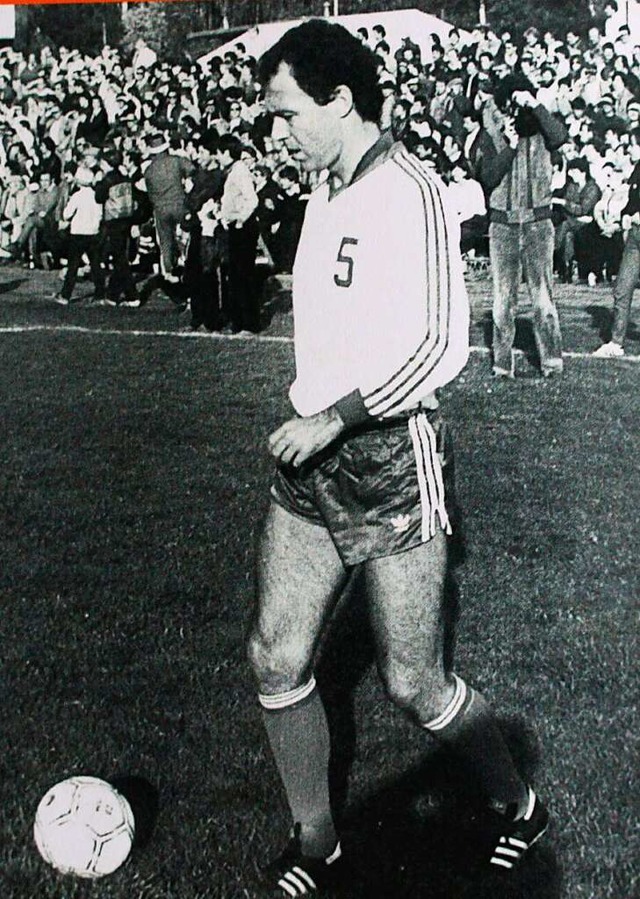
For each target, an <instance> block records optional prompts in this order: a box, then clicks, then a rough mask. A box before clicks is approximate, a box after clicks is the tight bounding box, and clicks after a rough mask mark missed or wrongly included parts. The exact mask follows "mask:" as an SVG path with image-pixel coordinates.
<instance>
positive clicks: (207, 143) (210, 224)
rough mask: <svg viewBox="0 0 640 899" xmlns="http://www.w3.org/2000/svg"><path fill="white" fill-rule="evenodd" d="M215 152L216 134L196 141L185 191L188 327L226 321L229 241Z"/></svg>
mask: <svg viewBox="0 0 640 899" xmlns="http://www.w3.org/2000/svg"><path fill="white" fill-rule="evenodd" d="M216 152H217V137H216V135H215V134H213V133H209V134H207V135H205V136H204V138H203V139H202V140H201V141H200V145H199V147H198V159H197V167H196V170H195V172H194V175H193V187H192V188H191V190H190V191H189V193H188V194H187V209H188V218H189V229H190V234H191V240H190V242H189V253H188V256H187V262H186V268H185V277H184V282H185V287H186V290H187V294H188V296H189V298H190V301H191V325H190V328H191V330H192V331H199V330H205V331H209V332H213V331H221V330H222V328H223V327H224V325H226V321H225V320H224V318H223V312H222V309H223V306H224V307H225V308H226V306H228V303H227V302H226V301H225V302H224V303H223V298H224V297H226V294H227V286H226V272H227V269H228V257H229V242H228V234H227V231H226V229H225V228H224V226H223V223H222V213H221V200H222V192H223V190H224V174H223V172H222V170H221V169H220V168H219V167H218V164H217V160H216ZM223 274H224V278H223Z"/></svg>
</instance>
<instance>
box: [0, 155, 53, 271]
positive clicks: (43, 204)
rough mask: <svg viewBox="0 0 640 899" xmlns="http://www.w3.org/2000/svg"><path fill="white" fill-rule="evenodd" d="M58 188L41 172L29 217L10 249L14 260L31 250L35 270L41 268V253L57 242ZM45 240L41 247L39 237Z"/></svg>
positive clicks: (30, 256)
mask: <svg viewBox="0 0 640 899" xmlns="http://www.w3.org/2000/svg"><path fill="white" fill-rule="evenodd" d="M58 194H59V190H58V186H57V185H56V184H55V183H54V182H53V180H52V178H51V175H50V174H49V172H41V173H40V176H39V178H38V181H37V190H36V191H35V192H34V193H33V195H32V198H31V203H30V212H29V214H28V215H27V217H26V219H25V220H24V223H23V225H22V229H21V231H20V234H19V235H18V237H17V238H16V241H15V243H14V244H13V245H12V246H11V247H10V251H11V253H12V255H13V256H14V258H19V257H20V256H21V255H22V253H23V252H24V250H25V248H26V247H28V249H29V259H30V264H31V266H32V267H34V268H36V267H37V268H41V267H42V264H41V263H40V261H39V254H40V252H44V250H45V249H47V248H48V249H50V247H51V245H52V242H53V241H54V240H55V234H53V233H52V232H54V231H55V230H56V225H55V217H54V213H55V208H56V204H57V202H58ZM40 235H42V237H43V238H44V239H43V241H42V242H41V244H40V246H39V245H38V237H39V236H40Z"/></svg>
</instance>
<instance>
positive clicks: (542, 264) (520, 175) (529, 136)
mask: <svg viewBox="0 0 640 899" xmlns="http://www.w3.org/2000/svg"><path fill="white" fill-rule="evenodd" d="M535 94H536V91H535V88H534V87H533V85H532V84H531V82H529V81H528V80H527V79H526V78H525V77H524V76H523V75H522V74H519V73H518V74H513V75H507V76H506V77H505V78H503V79H502V81H501V82H499V83H498V85H497V86H496V91H495V103H493V102H491V101H489V103H487V104H486V106H485V109H484V111H483V126H484V130H485V132H486V133H487V134H488V136H489V138H490V141H487V140H486V139H485V140H484V141H483V143H482V149H481V150H480V149H479V152H478V156H477V158H476V177H477V178H478V179H479V181H480V183H481V184H482V186H483V187H484V189H485V192H486V194H487V196H488V200H489V203H488V205H489V221H490V225H489V250H490V257H491V270H492V274H493V372H494V374H495V375H496V376H498V377H506V378H513V377H514V359H513V341H514V338H515V331H516V327H515V318H516V315H515V314H516V307H517V303H518V288H519V285H520V280H521V276H522V273H523V272H524V275H525V279H526V282H527V287H528V290H529V296H530V298H531V302H532V305H533V310H534V311H533V327H534V333H535V338H536V344H537V347H538V352H539V354H540V368H541V372H542V375H543V376H544V377H549V376H551V375H553V374H559V373H561V372H562V338H561V334H560V323H559V319H558V312H557V310H556V307H555V304H554V302H553V297H552V283H553V245H554V228H553V224H552V222H551V211H552V207H551V203H552V190H551V178H552V174H553V167H552V163H551V153H552V151H553V150H557V149H558V147H560V146H561V145H562V144H563V143H564V142H565V140H566V138H567V131H566V128H565V127H564V125H563V124H562V123H560V122H559V121H558V120H557V119H555V118H554V117H553V116H552V115H551V114H550V113H549V112H548V110H547V109H545V108H544V106H542V105H540V104H539V103H538V102H537V100H536V98H535Z"/></svg>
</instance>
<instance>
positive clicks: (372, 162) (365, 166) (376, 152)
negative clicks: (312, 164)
mask: <svg viewBox="0 0 640 899" xmlns="http://www.w3.org/2000/svg"><path fill="white" fill-rule="evenodd" d="M399 145H400V144H399V142H398V141H396V139H395V138H394V136H393V133H392V132H391V129H388V130H387V131H383V132H382V134H381V135H380V137H379V138H378V139H377V141H376V142H375V144H373V146H371V147H369V149H368V150H367V152H366V153H365V154H364V156H363V157H362V159H361V160H360V162H359V163H358V165H357V166H356V168H355V171H354V173H353V175H352V177H351V181H349V183H348V184H344V185H343V184H340V183H338V184H337V185H336V186H333V185H332V183H331V178H329V188H330V189H329V196H330V198H331V199H333V197H335V196H337V194H339V193H342V191H343V190H345V189H346V188H347V187H350V186H351V185H352V184H354V183H355V182H356V181H359V180H360V178H363V177H364V176H365V175H367V174H368V173H369V172H370V171H371V170H372V169H374V168H377V167H378V166H379V165H382V163H383V162H385V161H386V160H387V159H388V158H389V156H391V155H392V154H393V153H394V152H395V150H396V149H397V147H398V146H399Z"/></svg>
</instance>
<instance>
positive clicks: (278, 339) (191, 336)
mask: <svg viewBox="0 0 640 899" xmlns="http://www.w3.org/2000/svg"><path fill="white" fill-rule="evenodd" d="M32 332H47V333H51V334H63V333H68V334H92V335H104V336H106V337H178V338H182V339H185V340H220V341H243V342H246V343H256V342H259V343H293V338H292V337H286V336H278V335H275V334H252V335H248V334H219V333H215V332H214V333H213V334H210V333H208V332H206V331H160V330H158V331H152V330H148V329H147V330H138V329H126V330H125V329H121V328H85V327H82V326H81V325H10V326H7V327H0V334H28V333H32ZM469 350H470V352H471V353H474V354H477V355H481V356H482V355H489V353H490V350H489V348H488V347H484V346H471V347H469ZM515 352H516V354H517V355H520V356H522V355H524V354H523V352H522V350H515ZM562 355H563V356H564V357H565V358H566V359H591V358H593V356H592V354H591V353H581V352H575V351H572V350H568V351H564V352H563V353H562ZM603 361H606V362H610V361H612V360H610V359H606V360H603V359H594V362H597V363H601V362H603ZM613 361H615V362H622V363H624V362H631V363H640V356H631V355H625V356H619V357H616V358H615V359H614V360H613Z"/></svg>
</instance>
